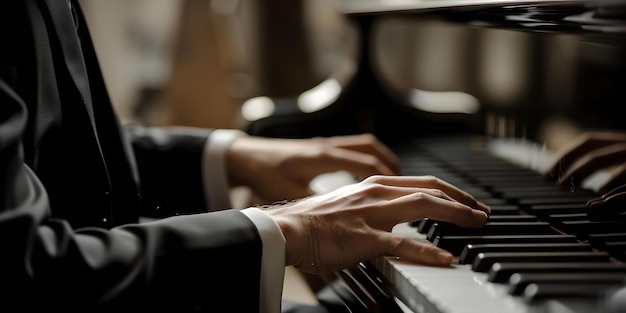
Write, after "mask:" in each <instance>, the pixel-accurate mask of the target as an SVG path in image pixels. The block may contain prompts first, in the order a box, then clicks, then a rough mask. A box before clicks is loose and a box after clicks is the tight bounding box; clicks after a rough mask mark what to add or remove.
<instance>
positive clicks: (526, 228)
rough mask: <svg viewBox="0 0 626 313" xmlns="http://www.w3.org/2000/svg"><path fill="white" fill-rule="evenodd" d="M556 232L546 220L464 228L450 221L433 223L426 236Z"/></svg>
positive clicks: (491, 223) (495, 223)
mask: <svg viewBox="0 0 626 313" xmlns="http://www.w3.org/2000/svg"><path fill="white" fill-rule="evenodd" d="M555 233H557V231H556V230H554V229H553V228H552V227H551V226H550V224H549V223H547V222H487V224H485V226H483V227H481V228H464V227H460V226H457V225H454V224H451V223H435V224H434V225H432V226H431V227H430V230H429V231H428V236H427V237H426V238H427V239H428V240H429V241H430V242H432V241H433V240H434V239H435V238H436V237H437V236H443V235H456V236H461V235H482V236H488V235H524V234H527V235H528V234H532V235H548V234H555Z"/></svg>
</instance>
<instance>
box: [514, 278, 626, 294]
mask: <svg viewBox="0 0 626 313" xmlns="http://www.w3.org/2000/svg"><path fill="white" fill-rule="evenodd" d="M625 279H626V273H621V274H619V273H516V274H513V275H511V278H510V279H509V283H508V285H509V290H508V291H509V294H511V295H514V296H519V295H521V294H523V293H524V290H525V289H526V287H527V286H528V285H530V284H533V283H541V284H542V283H559V284H566V283H567V284H569V283H591V284H593V283H611V284H619V283H625V282H626V281H625Z"/></svg>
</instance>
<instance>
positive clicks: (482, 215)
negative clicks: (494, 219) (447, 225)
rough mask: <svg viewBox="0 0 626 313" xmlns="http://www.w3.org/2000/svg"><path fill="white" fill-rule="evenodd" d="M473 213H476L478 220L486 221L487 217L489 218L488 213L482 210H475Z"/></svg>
mask: <svg viewBox="0 0 626 313" xmlns="http://www.w3.org/2000/svg"><path fill="white" fill-rule="evenodd" d="M473 213H474V217H476V219H477V220H480V221H484V222H486V221H487V218H488V217H487V213H485V212H483V211H480V210H474V212H473Z"/></svg>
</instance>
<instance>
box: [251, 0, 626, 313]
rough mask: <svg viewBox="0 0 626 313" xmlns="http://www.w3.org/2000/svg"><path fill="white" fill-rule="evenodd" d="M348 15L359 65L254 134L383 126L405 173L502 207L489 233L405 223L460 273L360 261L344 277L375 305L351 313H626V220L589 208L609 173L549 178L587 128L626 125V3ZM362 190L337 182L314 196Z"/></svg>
mask: <svg viewBox="0 0 626 313" xmlns="http://www.w3.org/2000/svg"><path fill="white" fill-rule="evenodd" d="M337 9H338V10H339V12H341V13H342V14H345V15H346V16H347V18H349V19H350V20H351V21H352V22H353V23H354V25H355V26H356V27H357V29H358V30H359V34H360V40H359V49H358V51H359V54H358V57H357V59H355V60H348V61H347V66H346V68H345V69H343V70H342V71H341V75H339V76H338V77H333V78H329V80H327V81H325V82H322V83H320V85H318V86H316V87H314V88H312V89H311V90H310V91H307V92H305V93H303V94H302V95H299V96H297V97H293V99H273V105H274V108H273V110H272V113H271V114H268V115H266V116H262V117H259V118H258V119H256V120H253V121H251V122H250V124H249V127H248V131H249V132H250V133H252V134H255V135H259V136H270V137H291V138H297V137H310V136H326V135H341V134H349V133H358V132H372V133H374V134H376V135H377V136H378V137H379V138H381V140H383V141H384V142H385V143H387V144H388V145H389V146H390V147H391V148H392V149H393V150H394V151H395V152H396V153H397V154H398V156H399V158H400V162H401V166H402V169H403V171H404V173H405V174H407V175H426V174H428V175H435V176H437V177H440V178H442V179H444V180H446V181H449V182H451V183H453V184H455V185H457V186H459V187H461V188H463V189H465V190H467V191H468V192H470V193H472V194H473V195H474V196H475V197H476V198H477V199H479V200H480V201H483V202H485V203H487V204H489V205H491V207H492V210H493V212H492V215H491V216H490V220H489V222H488V224H487V226H485V227H484V228H482V229H478V230H475V229H463V228H460V227H457V226H455V225H451V224H448V223H442V222H439V221H434V220H429V219H424V220H419V221H413V222H410V223H405V224H401V225H398V226H397V227H396V228H394V230H393V231H394V232H399V233H403V234H406V235H407V236H411V237H413V238H415V240H421V241H424V242H428V243H430V244H433V245H436V246H438V247H441V248H442V249H445V250H448V251H450V252H452V253H453V254H454V255H455V256H456V257H457V261H456V263H455V264H454V266H452V267H450V268H438V267H429V266H421V265H417V264H411V263H406V262H403V261H402V260H398V259H397V258H395V257H391V256H381V257H378V258H376V259H374V260H368V261H364V262H361V263H360V264H358V266H355V267H354V268H350V269H347V270H345V271H342V272H339V273H337V275H338V276H339V277H340V278H342V279H343V280H344V281H345V283H346V284H347V285H348V286H350V288H351V291H352V292H353V293H354V294H355V295H357V296H358V297H359V299H361V303H360V304H359V306H358V307H351V308H350V311H351V312H413V313H468V312H480V313H490V312H498V313H508V312H524V313H534V312H537V313H539V312H542V313H548V312H554V313H583V312H600V313H615V312H626V215H624V214H623V213H614V214H609V215H605V216H596V215H590V214H588V213H589V209H588V207H587V201H588V200H590V199H593V198H596V197H599V196H600V194H599V193H598V191H597V188H596V187H597V185H598V183H601V182H602V179H603V175H602V172H601V171H600V172H598V173H596V175H593V176H592V177H591V178H589V179H587V180H586V181H585V182H584V184H583V185H582V186H567V187H559V186H557V185H556V183H555V182H553V181H550V180H548V179H546V178H544V176H543V175H542V173H543V171H545V169H546V168H547V166H549V165H550V164H551V162H553V161H554V155H553V154H552V153H551V152H553V151H554V150H555V149H556V148H558V147H559V145H562V144H563V143H564V142H567V141H568V140H571V138H573V136H574V135H575V134H577V133H579V132H580V131H581V130H585V129H598V128H609V129H617V130H626V123H624V118H623V116H621V114H615V113H617V112H621V111H620V106H624V105H625V104H626V91H625V89H624V87H626V2H624V1H621V0H592V1H584V0H556V1H551V0H527V1H517V0H339V1H337ZM252 100H255V99H252ZM256 100H259V99H256ZM266 100H267V99H266ZM252 102H254V101H252ZM254 103H257V104H258V101H257V102H254ZM350 182H352V178H351V177H350V176H349V175H346V173H332V174H329V175H322V177H319V179H317V180H315V181H314V182H313V184H312V186H313V187H314V188H315V189H316V190H318V191H319V192H324V190H327V189H332V188H336V187H337V186H339V185H342V184H346V183H350Z"/></svg>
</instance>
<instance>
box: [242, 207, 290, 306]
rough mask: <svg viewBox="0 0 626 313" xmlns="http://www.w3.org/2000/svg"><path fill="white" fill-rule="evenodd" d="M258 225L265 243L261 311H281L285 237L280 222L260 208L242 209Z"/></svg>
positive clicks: (262, 260)
mask: <svg viewBox="0 0 626 313" xmlns="http://www.w3.org/2000/svg"><path fill="white" fill-rule="evenodd" d="M241 212H243V213H244V214H245V215H246V216H247V217H248V218H249V219H250V220H252V222H253V223H254V225H255V226H256V228H257V230H258V231H259V235H260V236H261V241H262V243H263V250H262V257H261V278H260V286H259V287H260V288H259V290H260V295H259V299H260V300H259V312H260V313H280V311H281V301H282V292H283V280H284V276H285V246H286V242H285V237H284V236H283V233H282V231H281V230H280V228H279V227H278V224H276V222H275V221H274V220H273V219H272V218H270V217H269V216H268V215H267V214H266V213H265V212H263V211H262V210H261V209H258V208H247V209H243V210H241Z"/></svg>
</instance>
